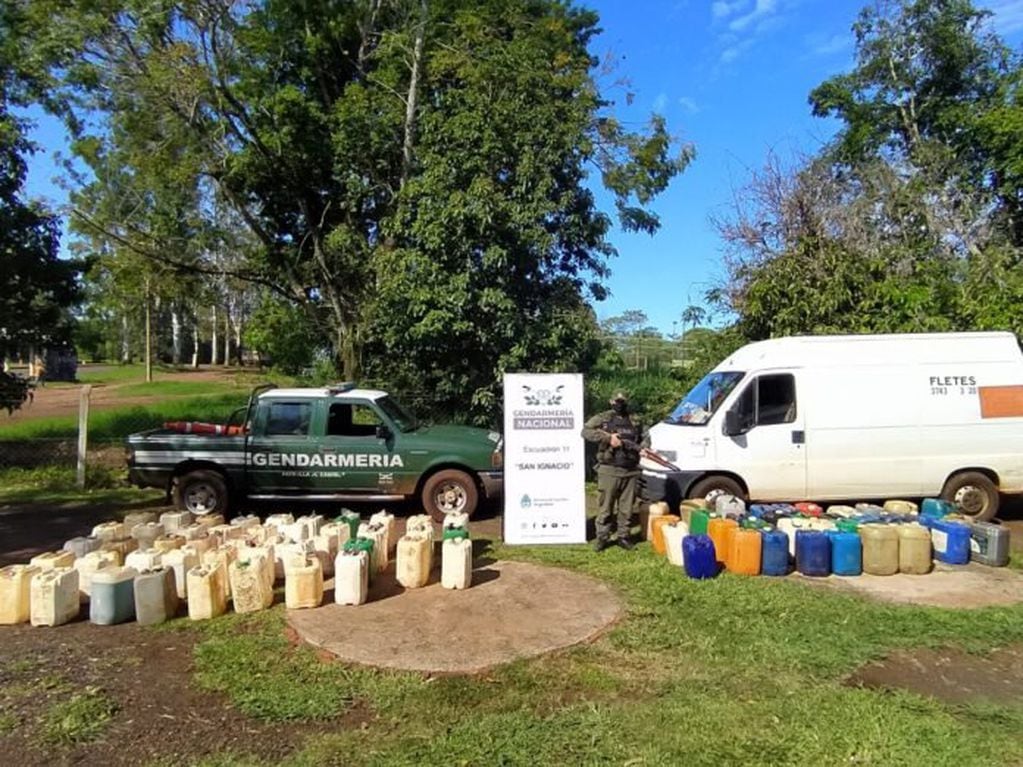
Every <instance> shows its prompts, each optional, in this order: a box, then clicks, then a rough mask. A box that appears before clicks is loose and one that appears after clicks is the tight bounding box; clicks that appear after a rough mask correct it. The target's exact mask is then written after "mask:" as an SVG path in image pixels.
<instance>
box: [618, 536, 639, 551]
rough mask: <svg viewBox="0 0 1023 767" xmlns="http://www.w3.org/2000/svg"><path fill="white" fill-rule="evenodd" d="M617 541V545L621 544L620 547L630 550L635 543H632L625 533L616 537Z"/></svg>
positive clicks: (634, 546)
mask: <svg viewBox="0 0 1023 767" xmlns="http://www.w3.org/2000/svg"><path fill="white" fill-rule="evenodd" d="M617 543H618V545H619V546H621V547H622V548H623V549H625V550H626V551H632V550H633V549H634V548H636V544H635V543H633V542H632V541H631V540H630V539H629V536H627V535H626V536H623V537H620V538H618V541H617Z"/></svg>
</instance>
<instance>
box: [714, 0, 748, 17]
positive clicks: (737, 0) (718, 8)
mask: <svg viewBox="0 0 1023 767" xmlns="http://www.w3.org/2000/svg"><path fill="white" fill-rule="evenodd" d="M744 5H746V0H734V2H731V3H729V2H727V0H717V2H715V3H713V4H712V5H711V6H710V12H711V15H712V16H713V17H714V18H715V19H724V18H727V17H729V16H731V15H732V14H733V13H736V12H738V11H739V10H740V9H741V8H742V7H743V6H744Z"/></svg>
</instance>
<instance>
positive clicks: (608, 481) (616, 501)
mask: <svg viewBox="0 0 1023 767" xmlns="http://www.w3.org/2000/svg"><path fill="white" fill-rule="evenodd" d="M610 405H611V409H610V410H606V411H604V412H603V413H600V414H599V415H595V416H593V417H592V418H590V420H588V421H587V422H586V425H585V427H584V428H583V439H585V440H586V441H587V442H594V443H596V445H597V505H598V507H599V509H598V511H597V520H596V524H597V539H596V540H595V541H594V542H593V549H594V550H595V551H603V550H604V549H606V548H607V547H608V546H610V545H611V532H612V530H613V529H614V528H615V527H617V532H618V537H617V543H618V545H619V546H621V547H622V548H623V549H631V548H632V546H633V544H632V541H631V540H630V539H629V527H630V525H631V524H632V506H633V503H634V502H635V500H636V479H637V477H639V454H640V450H641V449H643V448H644V447H646V446H647V442H648V441H649V437H646V436H644V434H643V425H642V424H641V423H639V422H638V421H634V420H633V419H632V417H631V416H630V415H629V399H628V397H627V396H626V394H625V392H622V391H619V392H616V393H615V395H614V396H613V397H612V398H611V400H610ZM616 517H617V519H616ZM615 522H617V525H615Z"/></svg>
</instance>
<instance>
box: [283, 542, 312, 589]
mask: <svg viewBox="0 0 1023 767" xmlns="http://www.w3.org/2000/svg"><path fill="white" fill-rule="evenodd" d="M312 553H313V542H312V541H300V542H288V543H278V544H277V545H276V546H274V578H275V579H276V580H281V579H282V578H284V573H285V571H286V570H287V569H288V563H289V562H290V561H291V560H293V559H298V560H305V558H306V557H307V556H308V555H310V554H312Z"/></svg>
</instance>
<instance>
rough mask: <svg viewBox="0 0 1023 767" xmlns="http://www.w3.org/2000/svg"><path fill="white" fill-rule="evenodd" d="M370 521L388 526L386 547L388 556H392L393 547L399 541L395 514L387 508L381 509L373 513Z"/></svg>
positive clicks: (385, 540)
mask: <svg viewBox="0 0 1023 767" xmlns="http://www.w3.org/2000/svg"><path fill="white" fill-rule="evenodd" d="M369 521H370V522H375V523H377V524H378V525H384V526H385V527H386V528H387V536H386V537H385V538H384V547H385V548H386V549H387V552H388V556H390V552H391V549H392V548H394V547H395V546H396V545H397V543H398V535H397V532H396V530H395V521H394V515H393V514H391V513H390V512H389V511H386V510H385V509H381V510H380V511H378V512H377V513H376V514H373V515H372V516H371V517H370V518H369Z"/></svg>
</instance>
